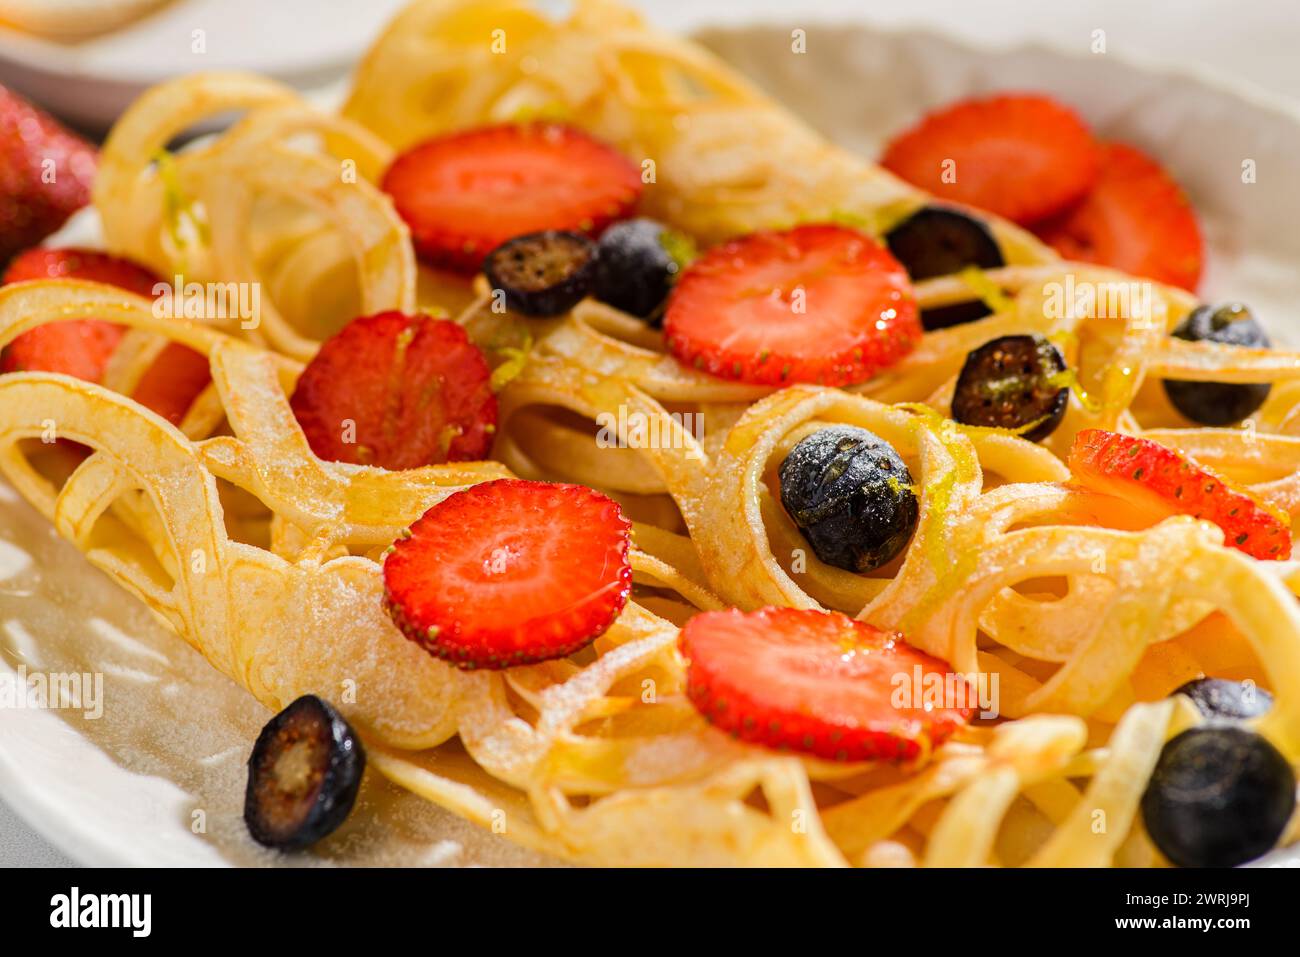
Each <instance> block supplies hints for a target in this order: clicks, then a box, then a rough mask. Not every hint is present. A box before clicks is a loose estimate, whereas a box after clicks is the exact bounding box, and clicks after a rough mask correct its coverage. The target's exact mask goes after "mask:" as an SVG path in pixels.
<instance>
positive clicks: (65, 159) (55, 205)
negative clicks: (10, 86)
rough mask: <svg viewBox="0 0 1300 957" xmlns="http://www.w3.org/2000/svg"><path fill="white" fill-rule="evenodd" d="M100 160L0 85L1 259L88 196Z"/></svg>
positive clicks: (52, 228) (24, 245) (48, 230)
mask: <svg viewBox="0 0 1300 957" xmlns="http://www.w3.org/2000/svg"><path fill="white" fill-rule="evenodd" d="M97 163H98V153H97V152H96V150H95V147H93V146H91V145H90V144H89V143H87V142H86V141H85V140H83V139H82V138H81V137H79V136H77V135H75V134H74V133H72V132H70V131H69V130H67V129H65V128H64V127H63V126H62V125H60V124H59V123H58V122H57V121H56V120H55V119H54V118H53V117H52V116H50V115H49V114H47V113H43V112H42V111H40V110H38V109H36V107H34V106H32V105H31V104H30V103H28V102H27V101H26V100H24V99H22V98H21V97H19V96H17V95H15V94H14V93H12V92H10V91H9V90H7V89H5V88H4V87H0V263H7V262H8V261H9V260H10V259H11V258H12V257H13V256H14V254H15V253H17V252H20V251H22V250H24V249H27V248H28V247H30V246H34V245H36V244H37V243H39V242H40V241H41V240H42V239H44V238H45V237H46V236H48V235H49V234H50V233H52V232H54V231H55V230H56V229H58V228H59V227H60V226H62V225H63V223H64V222H65V221H66V220H67V218H68V217H69V216H71V215H72V214H73V213H74V212H76V211H77V210H78V209H80V208H81V207H82V206H85V205H86V204H87V203H88V202H90V185H91V182H92V180H93V179H94V178H95V167H96V165H97Z"/></svg>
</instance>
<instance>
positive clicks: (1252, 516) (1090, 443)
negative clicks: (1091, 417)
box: [1069, 429, 1291, 559]
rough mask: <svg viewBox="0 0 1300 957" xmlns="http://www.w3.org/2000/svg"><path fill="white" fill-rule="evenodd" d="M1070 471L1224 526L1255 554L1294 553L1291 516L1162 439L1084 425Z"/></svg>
mask: <svg viewBox="0 0 1300 957" xmlns="http://www.w3.org/2000/svg"><path fill="white" fill-rule="evenodd" d="M1069 464H1070V471H1071V472H1073V473H1074V478H1075V480H1076V481H1077V482H1079V483H1080V484H1082V485H1084V486H1085V487H1087V488H1091V489H1094V490H1095V491H1098V492H1103V493H1105V494H1107V495H1113V496H1115V497H1116V498H1122V499H1125V500H1127V501H1137V502H1140V503H1141V504H1143V505H1144V506H1147V507H1149V508H1150V509H1151V510H1152V511H1153V512H1155V513H1156V514H1158V515H1160V516H1161V517H1166V516H1169V515H1190V516H1192V517H1193V518H1200V519H1205V520H1206V521H1210V522H1213V523H1214V524H1215V525H1218V526H1219V527H1220V528H1221V529H1223V534H1224V539H1225V544H1227V545H1229V546H1231V547H1233V548H1236V549H1239V550H1241V551H1243V552H1245V553H1246V554H1247V555H1251V556H1253V557H1255V558H1262V559H1272V558H1275V559H1285V558H1289V557H1290V555H1291V522H1290V519H1289V517H1288V516H1287V515H1286V514H1285V513H1284V512H1281V511H1279V510H1277V509H1274V508H1271V507H1269V506H1268V505H1265V504H1264V503H1263V502H1260V501H1259V500H1258V499H1256V498H1254V497H1253V496H1252V495H1251V494H1250V493H1249V492H1246V491H1244V490H1242V489H1239V488H1237V487H1235V486H1234V485H1232V484H1231V483H1230V482H1227V481H1225V480H1224V479H1223V478H1221V477H1220V476H1218V475H1216V474H1214V473H1213V472H1211V471H1209V470H1208V469H1205V468H1203V467H1201V466H1200V465H1197V464H1196V463H1195V462H1193V461H1192V460H1190V459H1188V458H1185V457H1183V456H1181V455H1179V454H1178V453H1177V452H1175V451H1174V450H1173V449H1170V448H1166V447H1165V446H1163V445H1160V444H1159V443H1158V442H1152V441H1150V440H1149V439H1140V438H1136V437H1135V436H1131V435H1121V434H1120V433H1118V432H1107V431H1106V430H1104V429H1084V430H1083V431H1082V432H1080V433H1079V434H1078V435H1077V436H1075V439H1074V445H1073V447H1071V449H1070V459H1069Z"/></svg>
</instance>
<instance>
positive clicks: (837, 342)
mask: <svg viewBox="0 0 1300 957" xmlns="http://www.w3.org/2000/svg"><path fill="white" fill-rule="evenodd" d="M664 334H665V335H666V336H667V340H668V347H669V348H670V349H671V350H672V352H673V355H675V356H676V357H677V358H678V359H679V360H681V361H682V362H684V363H686V364H687V365H691V366H694V367H695V368H697V369H703V370H704V371H705V372H709V373H712V374H713V375H716V376H723V377H726V378H729V379H739V380H740V381H742V382H749V383H753V384H758V385H788V384H790V383H792V382H816V383H820V384H822V385H833V386H839V385H848V384H850V383H854V382H863V381H865V380H867V379H869V378H871V377H872V376H873V375H875V374H876V373H877V372H879V371H880V370H881V369H884V368H886V367H888V366H890V365H893V364H894V363H895V362H897V361H898V360H899V359H901V358H902V357H903V356H904V355H906V354H907V353H908V352H910V351H911V350H912V348H913V347H914V346H915V345H916V343H917V342H919V341H920V338H921V323H920V320H919V319H918V318H917V312H916V300H915V298H914V297H913V295H912V286H911V283H910V281H909V280H908V278H907V271H906V270H905V269H903V267H902V266H901V265H900V264H899V262H898V261H897V260H896V259H894V257H893V256H891V255H890V254H889V252H888V251H887V250H886V249H885V248H884V247H883V246H881V245H879V244H878V243H877V242H875V240H873V239H871V238H870V237H869V236H866V235H864V234H862V233H860V232H857V231H856V230H853V229H849V228H848V227H845V226H830V225H815V226H799V227H797V228H795V229H792V230H789V231H787V232H769V233H755V234H753V235H751V236H745V237H742V238H740V239H736V240H732V241H731V242H729V243H724V244H723V245H721V246H715V247H714V248H713V249H711V250H709V252H708V253H706V254H705V255H704V256H702V257H701V258H699V259H697V260H695V262H694V263H692V264H691V265H690V266H689V267H688V268H687V269H686V271H685V272H684V273H682V276H681V278H680V279H679V280H678V282H677V285H676V287H675V288H674V289H673V292H672V294H671V296H670V298H669V300H668V309H667V312H666V314H665V317H664Z"/></svg>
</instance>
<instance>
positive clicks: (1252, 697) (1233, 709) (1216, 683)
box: [1174, 678, 1273, 720]
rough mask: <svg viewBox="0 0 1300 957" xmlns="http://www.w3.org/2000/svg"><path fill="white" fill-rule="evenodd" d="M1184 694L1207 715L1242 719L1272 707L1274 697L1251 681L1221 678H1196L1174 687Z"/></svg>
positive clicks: (1257, 715) (1209, 716)
mask: <svg viewBox="0 0 1300 957" xmlns="http://www.w3.org/2000/svg"><path fill="white" fill-rule="evenodd" d="M1174 694H1185V695H1187V697H1189V698H1191V699H1192V704H1194V705H1196V708H1197V710H1198V711H1200V712H1201V714H1203V715H1205V717H1207V718H1224V719H1229V720H1245V719H1247V718H1258V717H1259V716H1260V715H1262V714H1263V713H1264V712H1266V711H1268V709H1269V708H1271V707H1273V696H1272V695H1271V694H1269V693H1268V692H1267V691H1265V690H1264V689H1263V688H1257V687H1255V684H1254V683H1253V682H1247V681H1225V680H1224V679H1223V678H1197V679H1196V680H1195V681H1189V682H1187V684H1185V685H1183V686H1181V687H1179V688H1176V689H1175V690H1174Z"/></svg>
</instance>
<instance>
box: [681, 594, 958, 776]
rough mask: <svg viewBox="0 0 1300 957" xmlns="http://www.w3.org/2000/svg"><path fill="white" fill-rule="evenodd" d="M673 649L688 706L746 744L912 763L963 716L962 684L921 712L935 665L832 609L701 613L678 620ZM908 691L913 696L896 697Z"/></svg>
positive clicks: (941, 673)
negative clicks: (683, 673) (677, 647)
mask: <svg viewBox="0 0 1300 957" xmlns="http://www.w3.org/2000/svg"><path fill="white" fill-rule="evenodd" d="M680 644H681V651H682V654H683V655H684V656H685V657H686V659H687V661H688V662H689V667H688V671H687V694H688V695H689V696H690V699H691V701H692V702H693V703H694V705H695V707H696V709H697V710H699V712H700V713H701V714H702V715H703V716H704V717H705V718H706V719H708V720H709V721H710V722H711V723H712V724H714V725H715V726H717V727H719V728H721V729H722V730H724V731H728V732H730V733H731V734H732V735H734V736H735V737H737V738H739V739H740V740H742V741H746V742H748V743H750V744H757V745H762V746H764V747H768V748H774V749H788V750H792V751H799V752H802V753H805V754H812V755H816V756H817V757H820V758H825V759H828V760H833V761H877V760H884V761H910V760H913V759H915V758H917V757H920V756H921V755H923V754H924V753H927V752H928V751H929V750H930V749H931V748H933V747H935V746H936V745H938V744H939V743H941V742H942V741H944V740H945V739H946V738H948V737H949V736H950V735H951V734H952V733H953V732H954V731H956V730H957V728H958V727H960V726H961V725H963V724H965V723H966V722H967V721H968V720H969V718H970V713H971V712H970V709H969V708H967V707H964V705H965V704H968V703H970V702H971V701H973V692H970V693H969V694H967V693H966V692H967V691H969V689H968V688H967V689H966V690H965V691H963V696H962V697H963V700H962V701H953V702H947V701H944V702H940V703H939V704H940V705H941V706H934V704H935V702H933V701H932V700H931V701H930V702H928V703H929V704H930V705H931V706H930V707H926V704H927V702H926V701H925V700H924V693H925V687H926V686H927V685H929V684H930V683H931V682H933V681H934V680H935V679H936V678H937V679H940V680H942V679H944V678H945V677H946V673H947V670H948V669H947V666H946V665H945V664H944V663H943V662H942V661H940V660H938V659H937V658H932V657H930V656H929V655H926V654H923V653H921V652H920V651H917V650H916V649H914V648H911V647H910V646H908V645H907V644H906V643H905V642H904V641H903V638H902V636H901V635H898V634H895V633H892V632H885V631H881V630H880V629H878V628H875V627H873V626H871V625H868V624H866V623H865V622H860V621H855V620H853V619H852V618H849V617H847V616H846V615H842V614H840V613H839V612H823V611H815V610H809V609H797V608H763V609H760V610H758V611H755V612H750V613H748V614H746V613H743V612H740V611H737V610H735V609H732V610H729V611H718V612H706V613H704V614H700V615H696V616H695V617H694V618H692V619H691V620H690V621H688V622H687V623H686V626H685V627H684V628H683V629H682V634H681V638H680ZM918 675H919V676H921V687H919V688H918V687H914V686H915V683H916V678H917V676H918ZM928 676H934V677H933V678H931V677H928ZM950 683H951V682H947V681H942V684H943V685H945V686H946V685H948V684H950ZM909 686H912V690H913V694H912V695H904V696H903V697H904V699H905V700H898V701H896V700H895V694H896V689H897V688H899V687H903V688H907V687H909ZM949 704H951V705H954V706H952V707H947V706H942V705H949Z"/></svg>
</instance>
